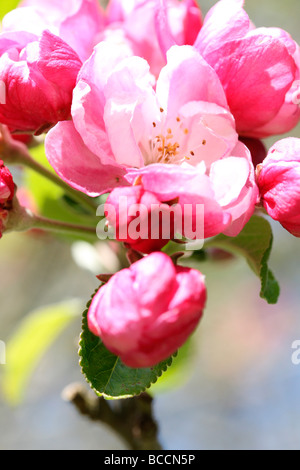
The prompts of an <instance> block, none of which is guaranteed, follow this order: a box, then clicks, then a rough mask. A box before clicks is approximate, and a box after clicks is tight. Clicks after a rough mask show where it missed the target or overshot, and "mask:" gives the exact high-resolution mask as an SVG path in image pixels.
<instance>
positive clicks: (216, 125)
mask: <svg viewBox="0 0 300 470" xmlns="http://www.w3.org/2000/svg"><path fill="white" fill-rule="evenodd" d="M178 116H179V118H180V125H181V126H182V127H180V129H179V130H178V131H177V132H176V134H175V133H174V138H175V140H176V141H178V143H179V145H180V150H181V152H186V155H187V160H188V162H189V163H190V164H191V165H195V164H199V163H200V162H201V161H204V162H205V165H206V167H207V168H209V167H210V165H211V164H212V163H213V162H214V161H216V160H218V159H220V158H222V157H225V156H228V155H230V154H231V151H232V150H233V149H234V147H235V146H236V144H237V141H238V134H237V133H236V130H235V121H234V118H233V116H232V114H231V113H230V112H229V111H228V110H227V109H225V108H222V107H220V106H218V105H216V104H214V103H207V102H202V101H199V102H190V103H187V104H186V105H184V106H182V108H181V109H180V110H179V113H178Z"/></svg>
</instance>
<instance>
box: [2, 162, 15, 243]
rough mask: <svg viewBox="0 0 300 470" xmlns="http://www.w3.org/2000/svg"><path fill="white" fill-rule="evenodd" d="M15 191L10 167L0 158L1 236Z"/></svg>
mask: <svg viewBox="0 0 300 470" xmlns="http://www.w3.org/2000/svg"><path fill="white" fill-rule="evenodd" d="M14 193H15V184H14V181H13V177H12V175H11V173H10V171H9V169H8V168H7V167H6V166H5V165H4V163H3V162H2V161H1V160H0V238H1V237H2V233H3V231H4V229H5V225H6V221H7V217H8V213H9V210H10V209H11V201H12V199H13V197H14Z"/></svg>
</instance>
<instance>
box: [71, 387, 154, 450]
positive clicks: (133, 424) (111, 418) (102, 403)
mask: <svg viewBox="0 0 300 470" xmlns="http://www.w3.org/2000/svg"><path fill="white" fill-rule="evenodd" d="M63 398H64V399H65V400H66V401H68V402H70V403H72V404H73V405H74V406H75V407H76V409H77V410H78V411H79V412H80V414H82V415H84V416H87V417H88V418H89V419H91V420H92V421H100V422H101V423H103V424H105V425H107V426H109V427H110V428H111V429H113V430H114V431H115V432H116V433H117V434H118V435H119V436H120V437H121V438H122V439H123V440H124V441H125V443H126V444H127V445H128V446H129V448H130V449H131V450H161V449H162V447H161V445H160V443H159V442H158V438H157V434H158V426H157V423H156V422H155V420H154V418H153V410H152V401H153V399H152V397H150V395H148V394H147V393H142V394H141V395H139V396H137V397H133V398H128V399H121V400H113V401H107V400H105V399H104V398H103V397H98V396H96V395H95V394H94V393H93V392H90V391H89V390H87V389H86V388H85V387H84V386H83V385H82V384H76V383H75V384H71V385H69V386H68V387H67V388H66V389H65V390H64V391H63Z"/></svg>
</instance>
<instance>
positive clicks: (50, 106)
mask: <svg viewBox="0 0 300 470" xmlns="http://www.w3.org/2000/svg"><path fill="white" fill-rule="evenodd" d="M0 54H1V56H0V81H1V83H2V84H4V95H5V96H4V99H3V100H1V104H0V122H1V123H2V124H5V125H7V126H8V127H9V128H10V130H11V131H20V132H33V133H37V134H38V133H41V132H43V131H46V130H47V129H48V128H50V127H52V126H53V125H55V124H56V123H57V122H58V121H60V120H65V119H68V118H69V117H70V112H71V102H72V91H73V88H74V87H75V84H76V78H77V74H78V72H79V70H80V67H81V65H82V63H81V61H80V59H79V57H78V56H77V54H76V53H75V52H74V51H73V50H72V49H71V48H70V47H69V46H68V45H67V44H66V43H65V42H64V41H63V40H61V39H60V38H59V37H57V36H54V35H53V34H51V33H50V32H49V31H45V32H44V33H43V34H42V36H41V37H40V38H37V37H35V36H32V35H30V34H28V33H3V34H1V35H0Z"/></svg>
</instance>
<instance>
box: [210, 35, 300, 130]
mask: <svg viewBox="0 0 300 470" xmlns="http://www.w3.org/2000/svg"><path fill="white" fill-rule="evenodd" d="M206 59H207V61H208V62H209V63H210V64H211V65H212V66H213V67H214V69H215V70H216V72H217V74H218V76H219V78H220V80H221V82H222V84H223V86H224V89H225V92H226V96H227V100H228V104H229V107H230V110H231V112H232V114H233V115H234V117H235V119H236V124H237V130H238V132H239V133H240V134H242V135H243V134H245V135H247V136H248V137H250V136H251V130H252V129H253V128H257V127H260V126H263V125H264V124H266V123H267V122H269V121H270V120H271V119H273V118H274V117H275V116H276V114H277V113H278V112H279V110H280V108H281V106H282V105H283V103H284V100H285V96H286V93H287V92H288V90H289V89H290V88H291V86H292V83H293V82H294V80H295V74H296V65H295V62H294V60H293V58H292V57H291V55H290V54H289V52H288V50H287V48H286V47H285V46H284V44H283V43H282V42H281V40H278V39H270V38H268V37H265V36H253V37H249V38H245V39H241V40H237V41H230V42H228V43H226V44H224V45H223V46H221V47H220V48H219V49H218V50H217V51H214V52H211V53H209V54H208V55H207V56H206Z"/></svg>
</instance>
